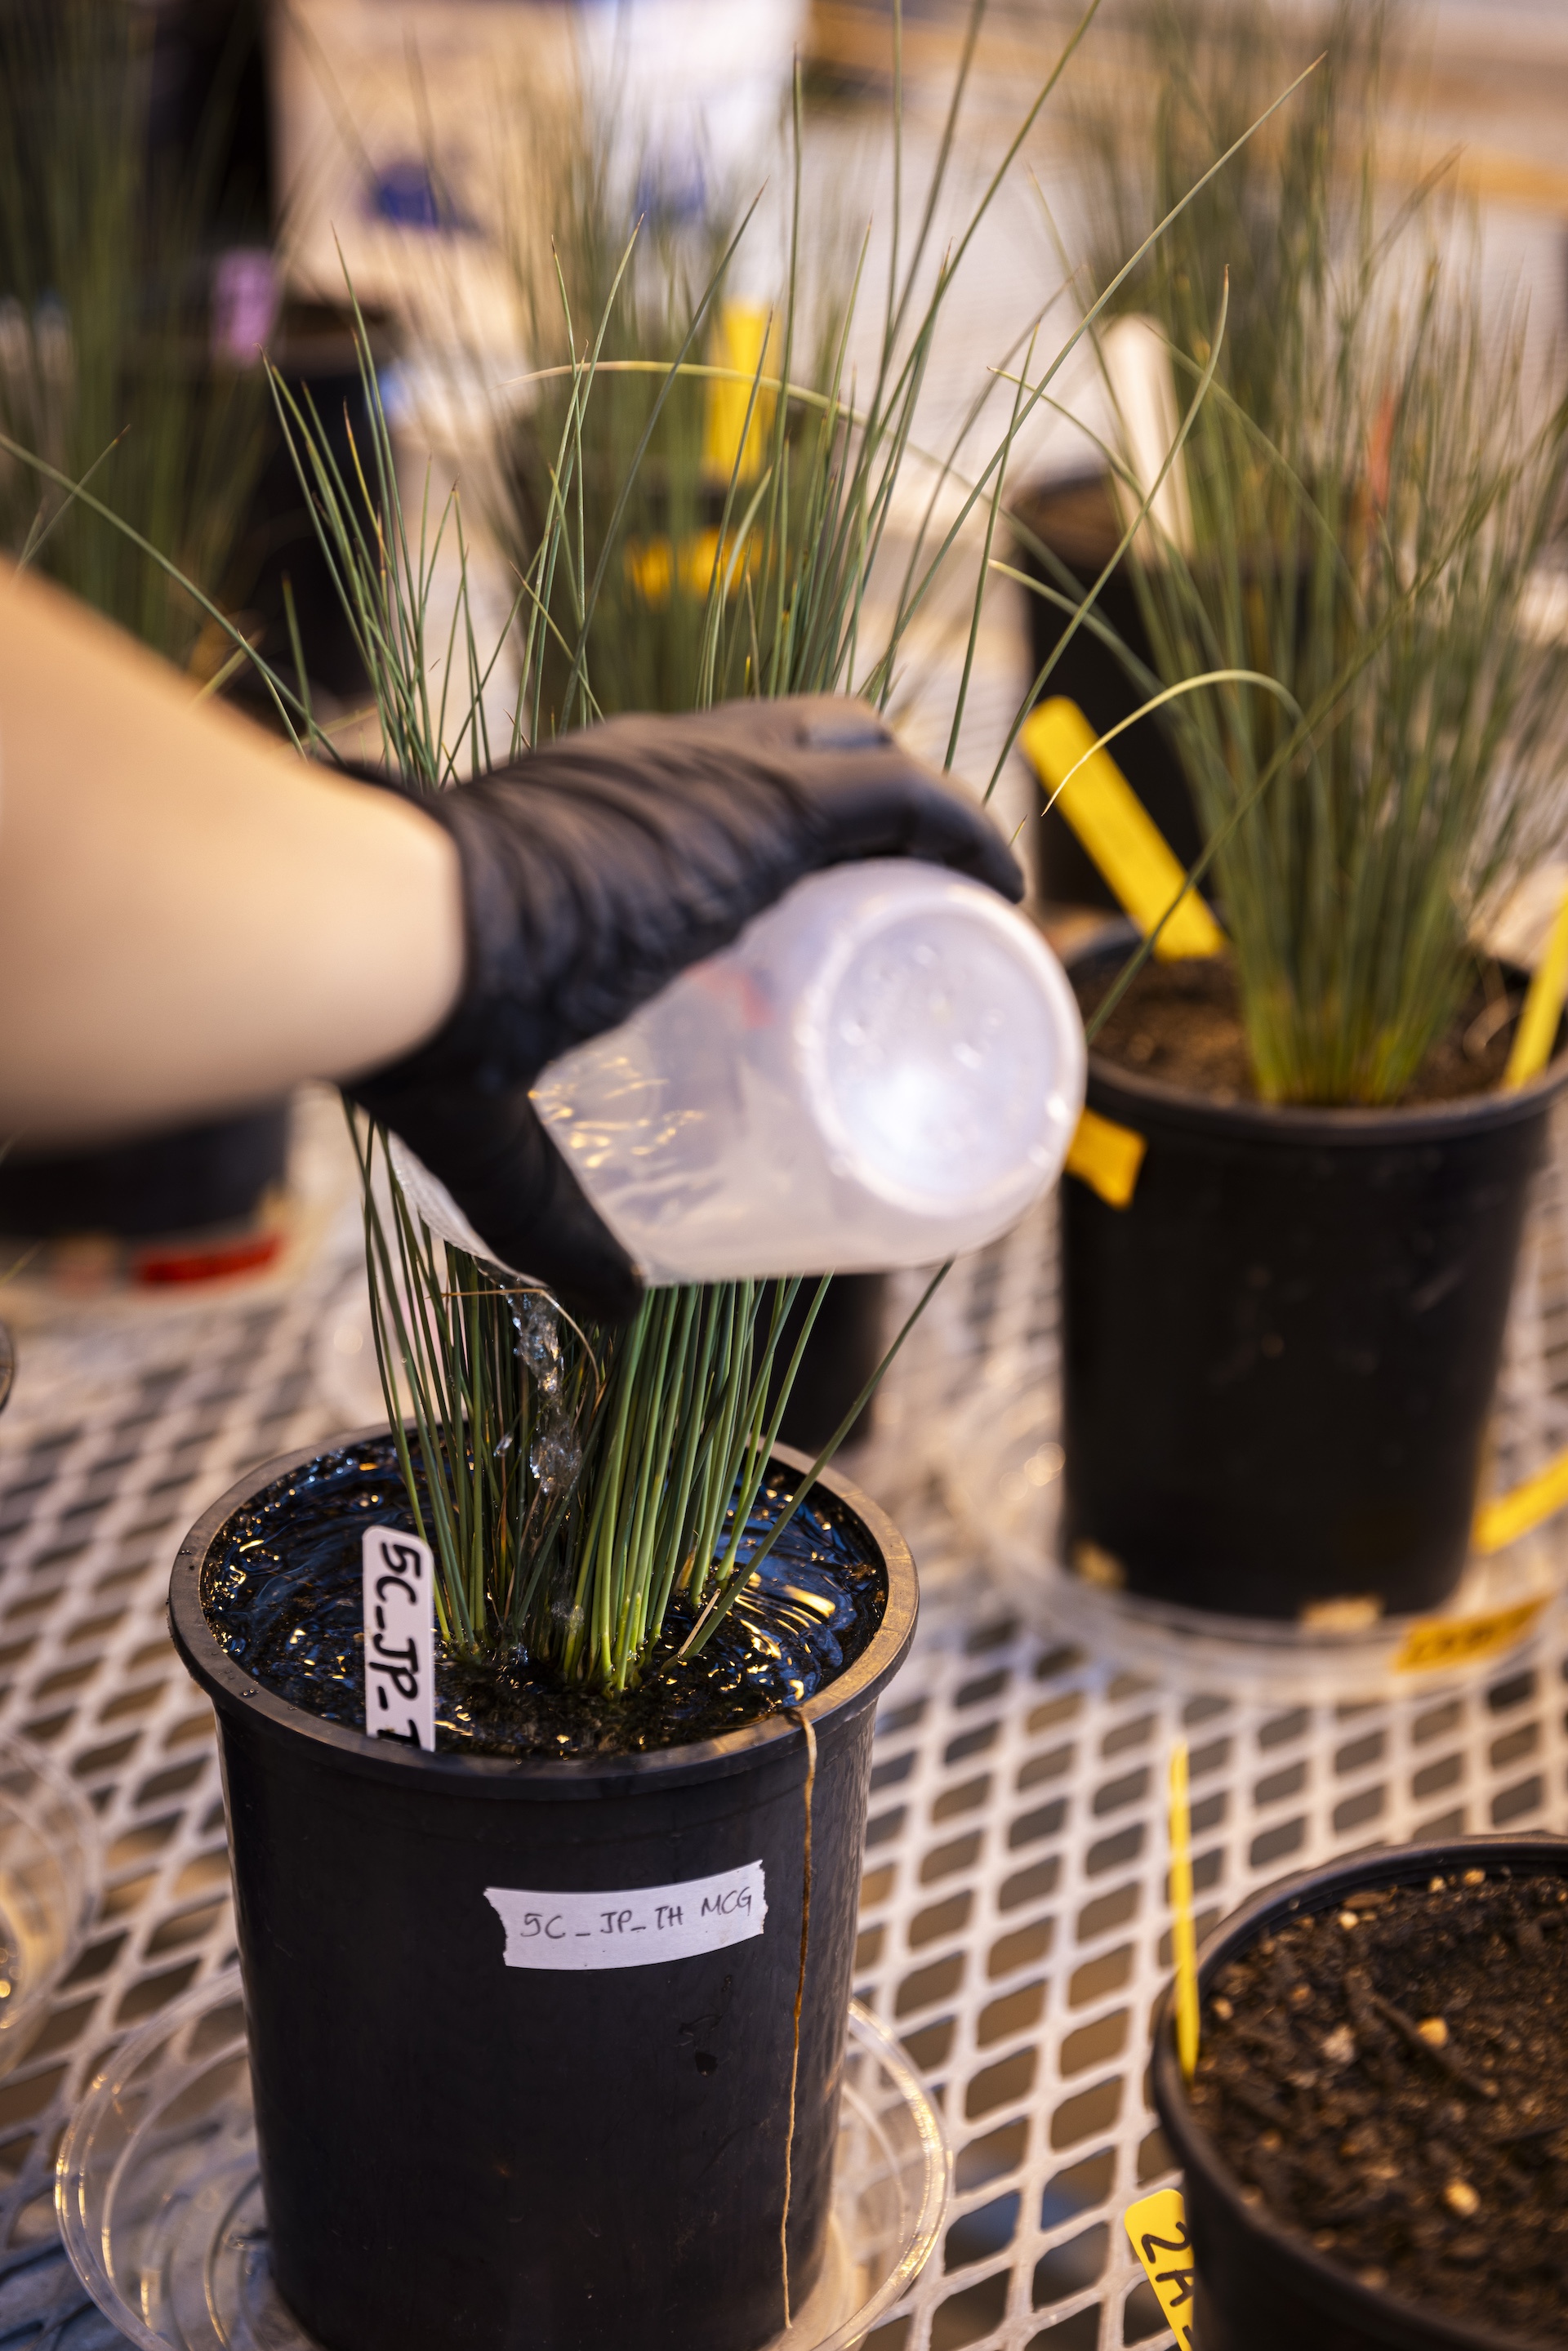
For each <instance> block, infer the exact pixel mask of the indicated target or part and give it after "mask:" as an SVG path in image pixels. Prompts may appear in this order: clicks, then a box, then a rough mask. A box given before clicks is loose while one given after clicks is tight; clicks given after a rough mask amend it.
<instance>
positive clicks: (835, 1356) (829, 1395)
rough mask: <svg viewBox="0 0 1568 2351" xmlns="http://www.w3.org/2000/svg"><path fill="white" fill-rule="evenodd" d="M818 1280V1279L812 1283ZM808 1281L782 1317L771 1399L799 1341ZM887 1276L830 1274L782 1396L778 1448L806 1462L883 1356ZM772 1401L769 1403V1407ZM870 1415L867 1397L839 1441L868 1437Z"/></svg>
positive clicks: (812, 1287)
mask: <svg viewBox="0 0 1568 2351" xmlns="http://www.w3.org/2000/svg"><path fill="white" fill-rule="evenodd" d="M819 1278H820V1277H819ZM816 1286H817V1284H816V1280H815V1279H812V1278H810V1277H808V1279H807V1280H804V1281H803V1282H802V1283H801V1284H800V1289H799V1290H798V1291H797V1292H796V1296H795V1303H794V1305H793V1306H792V1307H791V1308H790V1310H789V1313H788V1314H787V1315H786V1316H785V1318H784V1329H783V1332H782V1334H781V1335H780V1339H779V1349H778V1353H776V1355H775V1357H774V1363H775V1364H776V1365H777V1366H778V1370H777V1373H776V1376H775V1378H774V1381H773V1389H772V1395H777V1393H778V1389H779V1383H780V1381H781V1379H782V1377H783V1370H784V1366H785V1365H787V1364H788V1363H789V1358H790V1356H791V1355H792V1354H793V1353H794V1351H795V1348H796V1345H797V1344H798V1343H799V1341H800V1325H801V1323H802V1322H804V1320H805V1317H806V1313H807V1311H808V1309H809V1308H810V1303H811V1300H812V1298H813V1297H814V1296H815V1294H816ZM886 1306H887V1276H886V1274H885V1273H836V1274H835V1275H834V1276H833V1279H832V1281H831V1285H830V1287H829V1290H828V1294H827V1296H826V1297H825V1298H824V1299H823V1301H822V1303H821V1308H820V1310H819V1311H818V1314H817V1319H816V1321H815V1322H813V1323H812V1325H811V1335H810V1338H809V1339H808V1340H807V1342H806V1347H805V1352H804V1353H803V1354H802V1355H801V1357H800V1370H799V1371H798V1372H797V1373H796V1374H795V1384H794V1386H793V1387H792V1388H791V1389H790V1391H789V1403H788V1404H787V1405H785V1407H784V1417H783V1419H782V1421H780V1423H779V1435H780V1437H782V1438H783V1440H784V1442H785V1444H786V1445H798V1446H799V1447H800V1449H801V1451H802V1452H804V1453H806V1454H809V1455H810V1457H811V1458H812V1459H813V1460H814V1459H815V1458H816V1456H817V1455H818V1454H819V1453H820V1452H821V1449H822V1447H823V1446H825V1445H826V1444H828V1443H829V1441H830V1440H831V1437H833V1435H834V1433H835V1431H836V1430H837V1429H838V1428H839V1426H841V1423H842V1420H843V1417H844V1415H845V1413H847V1412H848V1411H849V1409H850V1406H851V1405H852V1404H853V1403H854V1400H855V1398H856V1396H858V1395H859V1394H860V1392H861V1390H862V1388H863V1387H864V1385H865V1384H866V1382H867V1380H869V1379H870V1377H871V1375H872V1374H873V1372H874V1371H875V1369H876V1367H877V1365H878V1364H880V1363H881V1361H882V1357H883V1322H884V1321H885V1319H886ZM767 1317H768V1301H766V1300H765V1301H764V1302H763V1308H762V1322H763V1327H764V1328H766V1327H767ZM772 1395H770V1397H769V1405H770V1406H771V1403H772ZM875 1410H876V1399H875V1397H874V1396H873V1398H872V1400H871V1402H870V1403H869V1404H868V1405H866V1407H865V1410H864V1411H863V1412H862V1413H861V1414H860V1415H859V1416H858V1417H857V1418H856V1420H855V1421H854V1424H853V1426H852V1427H851V1429H850V1431H849V1434H848V1436H847V1437H845V1439H844V1442H845V1443H846V1444H847V1445H853V1444H855V1443H857V1442H858V1441H859V1439H860V1438H861V1437H865V1436H868V1435H869V1434H870V1430H871V1424H872V1420H873V1416H874V1414H875Z"/></svg>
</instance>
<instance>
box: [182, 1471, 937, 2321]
mask: <svg viewBox="0 0 1568 2351" xmlns="http://www.w3.org/2000/svg"><path fill="white" fill-rule="evenodd" d="M343 1449H344V1450H348V1449H349V1448H343ZM310 1458H312V1457H311V1456H310V1455H308V1454H305V1453H301V1454H295V1455H291V1456H289V1457H287V1458H284V1459H281V1460H277V1461H273V1462H269V1463H267V1465H266V1466H265V1467H264V1468H260V1469H257V1470H255V1471H253V1472H252V1473H251V1474H250V1476H248V1477H247V1478H246V1479H244V1480H243V1481H242V1482H241V1483H240V1484H239V1485H236V1486H235V1487H234V1488H232V1489H231V1490H230V1491H229V1492H228V1493H227V1494H225V1496H224V1497H223V1499H221V1500H220V1501H218V1502H216V1503H214V1506H213V1508H212V1509H211V1510H208V1511H207V1512H206V1514H205V1516H204V1518H203V1519H202V1520H200V1522H199V1523H198V1524H197V1526H196V1527H194V1528H193V1531H192V1532H191V1533H190V1535H189V1536H187V1538H186V1540H185V1541H184V1543H183V1546H182V1548H181V1551H180V1554H179V1558H178V1560H177V1561H176V1562H175V1567H174V1573H173V1579H172V1584H171V1589H170V1616H171V1622H172V1629H173V1635H174V1640H175V1643H176V1646H178V1648H179V1650H180V1653H181V1656H183V1659H184V1661H185V1663H186V1665H187V1666H188V1667H189V1668H190V1670H191V1672H192V1673H193V1675H194V1676H195V1677H196V1679H197V1680H198V1681H199V1682H200V1683H201V1685H202V1687H203V1688H204V1690H206V1692H207V1693H208V1695H209V1696H210V1697H211V1698H212V1699H213V1701H214V1705H215V1707H216V1708H217V1716H218V1728H219V1736H220V1742H221V1749H222V1756H223V1769H224V1784H225V1798H226V1802H227V1808H228V1819H229V1831H230V1841H231V1851H232V1856H233V1867H234V1878H235V1897H236V1908H237V1917H238V1934H239V1946H240V1959H241V1965H242V1969H243V1971H244V1980H245V1991H246V2017H247V2022H248V2029H249V2036H250V2054H251V2071H252V2076H253V2080H254V2083H255V2090H256V2126H257V2135H258V2140H259V2146H260V2153H261V2167H262V2177H263V2181H264V2186H265V2190H266V2197H267V2215H268V2228H269V2237H270V2245H271V2256H272V2262H273V2267H274V2273H275V2275H276V2277H277V2283H278V2286H279V2288H280V2290H281V2292H282V2294H283V2295H284V2297H285V2299H286V2300H287V2302H288V2304H290V2306H291V2307H292V2308H293V2310H294V2311H295V2313H296V2314H297V2315H298V2317H299V2319H300V2320H301V2321H302V2322H303V2324H304V2325H305V2326H306V2327H307V2328H308V2332H309V2333H310V2335H312V2337H313V2338H314V2339H315V2340H316V2341H318V2342H319V2343H320V2344H322V2345H323V2346H326V2351H459V2346H461V2351H470V2346H471V2351H612V2346H622V2345H630V2344H636V2345H637V2346H639V2351H755V2346H758V2345H760V2344H762V2343H765V2342H767V2341H768V2339H769V2338H770V2337H771V2336H772V2335H775V2334H776V2333H777V2332H778V2331H779V2328H780V2327H781V2325H782V2324H783V2266H782V2254H781V2250H780V2229H781V2225H782V2223H783V2220H784V2211H785V2180H786V2167H785V2158H786V2147H787V2143H788V2145H789V2156H790V2170H789V2179H790V2188H789V2286H790V2295H791V2300H792V2303H793V2304H794V2305H795V2306H796V2307H797V2308H798V2307H799V2306H800V2304H801V2303H802V2302H803V2301H804V2300H805V2297H806V2294H807V2293H808V2292H809V2290H810V2285H811V2283H812V2281H813V2279H814V2277H815V2274H816V2273H817V2271H818V2269H819V2267H820V2264H821V2257H822V2251H823V2244H824V2235H825V2229H826V2223H827V2218H828V2210H829V2195H830V2187H831V2159H832V2153H833V2146H834V2134H835V2129H836V2124H837V2111H838V2095H839V2083H840V2074H841V2062H842V2050H843V2039H844V2028H845V2017H846V2011H847V2008H848V2002H849V1997H850V1984H851V1967H852V1958H853V1951H854V1938H855V1913H856V1904H857V1897H858V1890H859V1878H860V1865H861V1852H862V1834H863V1828H864V1819H865V1803H866V1788H867V1778H868V1772H869V1767H870V1750H871V1736H872V1723H873V1707H874V1702H875V1700H876V1698H877V1697H878V1695H879V1693H880V1692H881V1690H882V1689H883V1687H884V1685H885V1684H886V1682H887V1680H888V1677H890V1676H891V1674H892V1673H893V1672H894V1668H895V1667H897V1665H898V1664H899V1662H900V1660H901V1659H902V1657H903V1656H904V1652H905V1650H906V1649H907V1647H908V1645H909V1641H910V1638H911V1636H912V1634H913V1631H914V1625H915V1573H914V1563H913V1562H912V1561H911V1559H910V1556H909V1553H908V1551H907V1549H906V1548H905V1546H904V1543H903V1542H902V1541H901V1540H900V1538H899V1536H898V1535H897V1533H896V1531H894V1528H893V1526H892V1525H891V1524H890V1522H889V1521H888V1520H887V1519H886V1518H884V1517H883V1513H882V1512H881V1511H880V1510H877V1509H876V1507H875V1505H874V1504H873V1503H872V1502H870V1501H868V1500H867V1499H865V1498H864V1497H863V1496H862V1495H860V1494H858V1493H856V1492H855V1490H854V1489H852V1487H849V1486H847V1485H846V1484H844V1483H843V1482H842V1481H841V1480H840V1479H835V1478H831V1477H824V1478H823V1479H821V1489H825V1491H826V1493H827V1494H828V1495H830V1496H831V1498H832V1500H831V1508H832V1510H834V1512H835V1513H836V1514H838V1515H839V1516H840V1517H841V1522H842V1523H843V1525H844V1526H845V1527H846V1528H847V1529H848V1530H850V1531H852V1533H854V1534H855V1535H856V1536H857V1537H863V1539H864V1541H865V1542H866V1543H867V1545H868V1546H870V1547H871V1550H872V1552H873V1555H879V1556H880V1557H881V1559H882V1561H883V1564H884V1568H885V1573H886V1576H887V1587H888V1589H887V1602H886V1607H885V1611H884V1614H883V1622H882V1625H881V1626H880V1628H879V1630H878V1631H877V1633H876V1634H875V1635H874V1636H873V1640H872V1642H871V1643H870V1645H869V1646H868V1647H867V1648H866V1650H865V1651H864V1652H863V1653H862V1656H860V1657H859V1658H858V1659H857V1660H856V1661H855V1662H854V1664H853V1665H852V1666H851V1667H849V1668H848V1670H847V1671H846V1672H845V1673H844V1674H842V1675H841V1677H840V1678H839V1679H838V1680H837V1681H836V1682H833V1683H831V1684H830V1685H829V1687H827V1688H826V1689H824V1690H823V1691H821V1693H820V1694H819V1695H818V1696H817V1697H816V1698H812V1699H810V1700H809V1701H808V1702H807V1704H806V1705H805V1706H804V1707H803V1708H801V1709H800V1712H801V1714H802V1715H803V1716H804V1718H805V1719H807V1720H809V1721H810V1724H811V1725H812V1727H813V1729H814V1730H815V1734H816V1740H817V1770H816V1780H815V1786H814V1790H813V1792H812V1797H811V1808H810V1851H811V1879H810V1889H811V1890H810V1917H809V1922H808V1925H807V1959H806V1974H805V1993H804V2002H803V2006H802V2008H801V2011H800V2040H799V2064H798V2067H797V2069H796V2079H795V2106H794V2112H795V2128H794V2136H793V2139H792V2140H790V2138H789V2112H790V2077H791V2062H792V2054H793V2051H794V2047H795V2042H794V2028H793V2022H792V2019H793V2013H794V2004H795V1999H796V1990H797V1982H798V1979H799V1970H800V1949H801V1933H802V1856H803V1851H804V1837H805V1831H806V1737H805V1733H804V1730H803V1729H802V1728H801V1726H800V1722H799V1721H798V1720H795V1719H785V1718H783V1717H779V1716H775V1717H773V1718H770V1719H766V1720H763V1721H760V1722H758V1723H754V1724H752V1725H750V1726H748V1727H747V1729H743V1730H739V1731H736V1732H732V1733H730V1734H728V1735H727V1736H726V1737H724V1738H721V1739H716V1740H709V1741H705V1742H702V1743H700V1744H694V1745H692V1746H689V1747H677V1748H674V1749H669V1750H664V1751H661V1752H657V1753H651V1754H637V1755H631V1756H618V1757H614V1758H612V1759H609V1760H606V1761H551V1760H549V1759H540V1760H538V1761H523V1762H509V1761H500V1760H497V1759H494V1758H486V1757H476V1756H465V1755H460V1754H452V1755H430V1754H422V1753H420V1752H419V1751H418V1750H408V1749H404V1748H402V1747H398V1746H395V1745H392V1744H389V1743H386V1742H380V1743H378V1742H376V1741H373V1740H369V1739H367V1738H365V1737H364V1736H363V1735H362V1734H361V1733H360V1732H358V1731H354V1730H350V1729H343V1728H340V1727H338V1726H336V1725H334V1724H331V1723H329V1722H326V1721H323V1720H322V1719H319V1717H317V1716H315V1715H310V1714H306V1713H304V1712H302V1711H300V1710H298V1709H297V1708H294V1707H292V1706H290V1705H288V1704H287V1703H286V1702H285V1701H283V1700H282V1699H280V1698H274V1697H273V1696H271V1695H270V1694H269V1693H268V1692H267V1691H266V1690H265V1689H261V1688H258V1687H256V1684H255V1683H253V1682H252V1680H251V1679H250V1677H249V1676H248V1675H246V1674H245V1673H243V1672H241V1671H240V1670H239V1669H238V1668H237V1667H235V1664H234V1662H233V1661H232V1660H231V1659H230V1657H229V1656H228V1655H227V1653H226V1652H225V1650H224V1649H223V1648H221V1647H220V1646H219V1644H218V1642H217V1641H216V1639H215V1638H214V1635H213V1633H212V1631H211V1629H210V1628H209V1626H208V1625H207V1622H206V1619H205V1616H204V1613H203V1607H202V1600H201V1591H202V1580H203V1574H202V1572H203V1562H204V1559H205V1557H206V1556H207V1554H208V1552H209V1551H210V1550H211V1549H212V1548H213V1547H214V1543H215V1541H216V1539H217V1538H218V1537H219V1535H220V1533H221V1531H222V1528H223V1526H224V1524H225V1520H227V1519H229V1518H230V1517H231V1516H232V1514H233V1513H234V1511H235V1510H237V1509H238V1508H239V1507H240V1506H241V1505H242V1504H243V1503H245V1502H246V1500H248V1499H251V1498H252V1497H254V1496H255V1495H256V1493H258V1492H259V1491H260V1489H262V1488H263V1487H265V1486H268V1485H271V1484H272V1483H273V1482H274V1481H275V1480H277V1479H279V1478H282V1477H286V1476H287V1475H288V1474H289V1473H290V1472H293V1471H297V1470H298V1469H300V1468H303V1466H304V1465H305V1463H306V1462H308V1460H309V1459H310ZM780 1458H781V1459H782V1460H784V1461H786V1462H787V1464H788V1466H789V1467H790V1468H800V1467H804V1466H805V1465H804V1463H803V1462H801V1461H800V1459H799V1457H796V1456H793V1455H781V1457H780ZM757 1862H760V1864H761V1865H762V1870H763V1874H764V1886H765V1893H766V1902H767V1915H766V1923H765V1926H764V1929H763V1931H762V1932H761V1933H760V1934H759V1935H754V1936H752V1937H750V1938H748V1939H746V1940H742V1941H737V1942H734V1943H731V1944H730V1945H728V1946H727V1948H725V1949H714V1950H709V1951H706V1952H703V1953H700V1954H697V1955H695V1956H690V1957H685V1958H681V1959H672V1960H665V1961H663V1962H661V1963H659V1964H655V1965H641V1966H625V1967H619V1966H618V1967H616V1968H613V1969H595V1970H591V1971H588V1972H580V1973H579V1972H564V1971H563V1972H551V1971H548V1970H538V1969H535V1968H532V1967H527V1966H518V1965H516V1964H507V1963H506V1962H505V1961H504V1959H503V1950H504V1947H505V1942H506V1938H505V1935H504V1931H503V1928H502V1924H501V1921H500V1918H499V1917H498V1916H497V1911H496V1909H495V1908H494V1907H492V1905H491V1904H490V1902H489V1901H487V1899H486V1888H510V1889H528V1890H544V1891H547V1892H549V1893H550V1894H554V1895H568V1894H581V1893H591V1894H592V1895H594V1896H598V1895H602V1896H604V1901H605V1907H606V1910H607V1911H611V1912H620V1911H622V1910H623V1909H624V1908H625V1907H626V1896H627V1894H628V1891H629V1890H632V1891H635V1890H636V1889H647V1888H654V1887H657V1888H664V1887H679V1886H683V1885H685V1884H688V1883H689V1882H690V1881H692V1880H695V1879H698V1878H704V1877H711V1876H717V1875H719V1874H720V1873H723V1872H734V1871H737V1870H740V1869H742V1868H744V1867H745V1866H746V1865H748V1864H752V1863H757ZM546 1907H548V1906H546ZM595 1915H596V1916H597V1915H598V1913H597V1910H596V1912H595Z"/></svg>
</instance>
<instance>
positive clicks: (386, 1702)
mask: <svg viewBox="0 0 1568 2351" xmlns="http://www.w3.org/2000/svg"><path fill="white" fill-rule="evenodd" d="M363 1559H364V1579H365V1729H367V1730H368V1731H369V1733H370V1735H371V1738H372V1739H396V1740H401V1741H402V1744H403V1746H405V1747H428V1748H432V1749H434V1745H435V1573H434V1569H435V1562H434V1556H433V1554H432V1552H431V1548H430V1545H429V1544H428V1543H427V1542H421V1541H420V1539H419V1537H418V1536H417V1535H405V1534H402V1533H400V1532H399V1531H398V1530H397V1528H395V1527H367V1528H366V1529H365V1541H364V1549H363Z"/></svg>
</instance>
